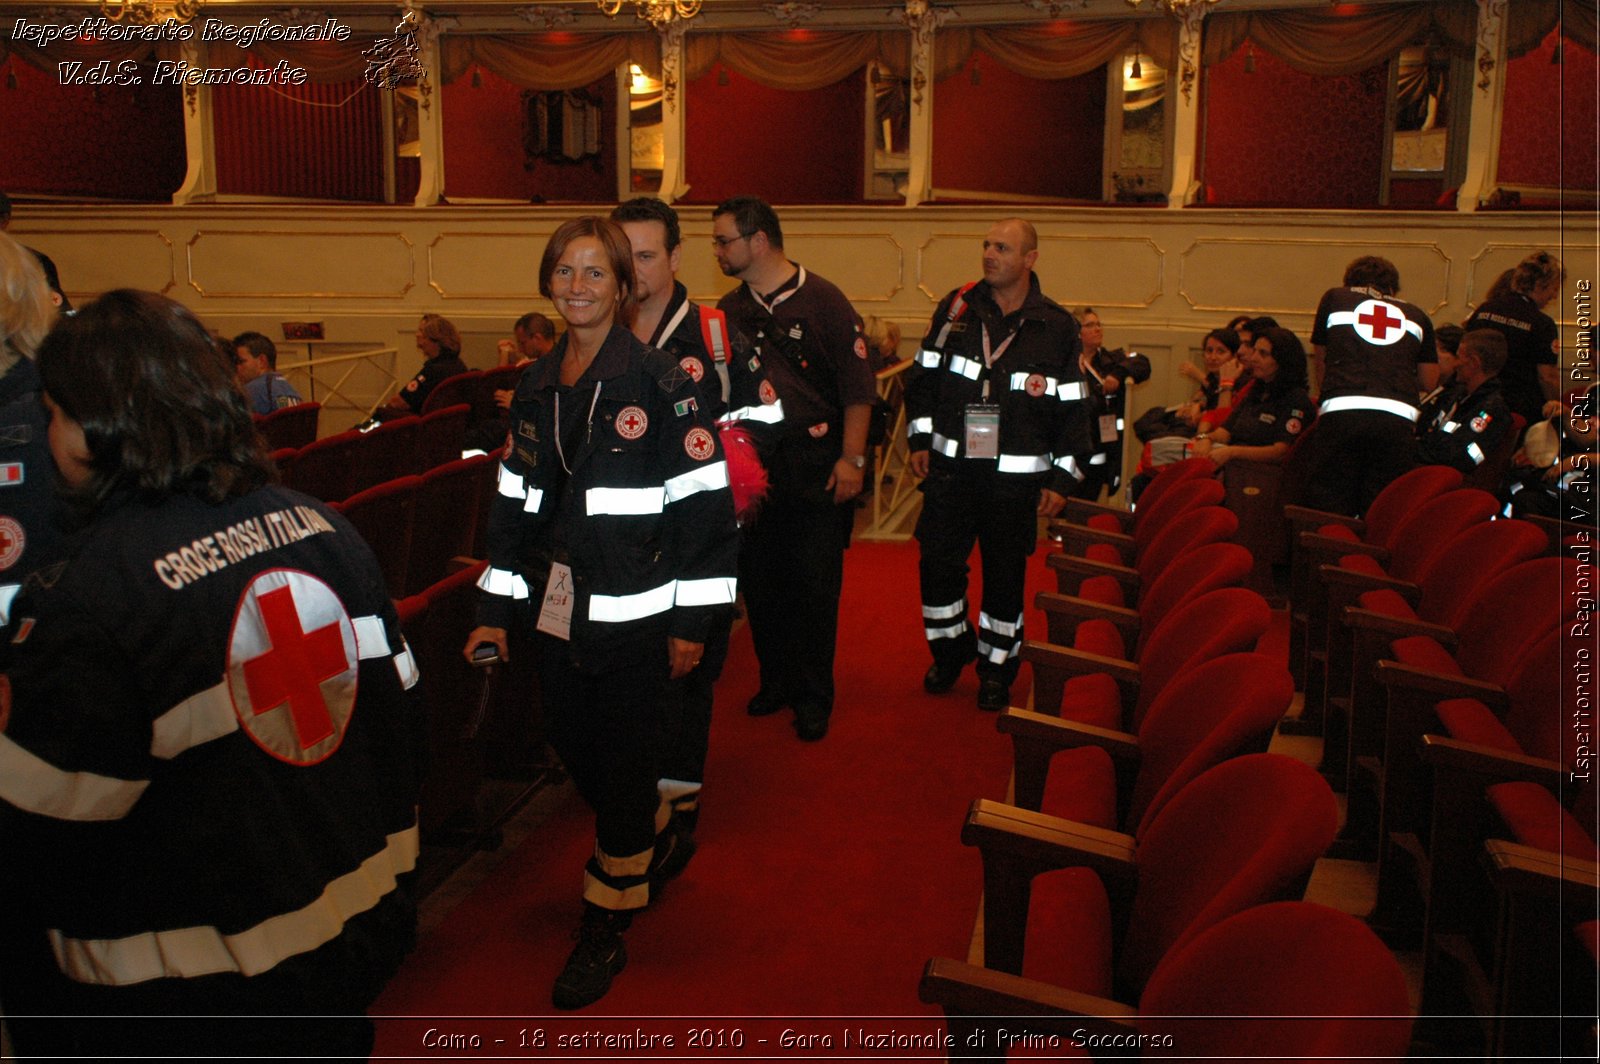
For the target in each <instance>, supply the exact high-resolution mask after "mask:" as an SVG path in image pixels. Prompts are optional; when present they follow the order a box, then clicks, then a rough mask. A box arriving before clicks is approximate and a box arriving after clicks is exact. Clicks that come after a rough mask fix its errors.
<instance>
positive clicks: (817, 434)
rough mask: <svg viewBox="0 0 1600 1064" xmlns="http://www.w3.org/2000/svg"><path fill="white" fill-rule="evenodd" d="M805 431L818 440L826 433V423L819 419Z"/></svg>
mask: <svg viewBox="0 0 1600 1064" xmlns="http://www.w3.org/2000/svg"><path fill="white" fill-rule="evenodd" d="M806 431H807V432H809V433H811V438H812V439H816V440H820V439H822V437H824V436H826V435H827V434H828V423H827V422H826V421H819V422H817V423H816V424H815V425H812V426H811V427H810V428H809V429H807V430H806Z"/></svg>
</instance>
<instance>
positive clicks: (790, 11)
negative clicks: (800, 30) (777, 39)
mask: <svg viewBox="0 0 1600 1064" xmlns="http://www.w3.org/2000/svg"><path fill="white" fill-rule="evenodd" d="M762 6H763V7H765V8H766V9H767V13H768V14H770V15H771V16H772V17H773V18H775V19H777V20H778V21H779V22H781V23H782V24H783V25H785V26H787V27H788V28H789V29H791V30H792V29H794V28H795V27H796V26H798V25H800V23H802V22H810V21H811V20H812V19H814V18H816V17H817V16H818V15H820V14H822V5H821V4H798V3H793V2H790V3H783V4H763V5H762Z"/></svg>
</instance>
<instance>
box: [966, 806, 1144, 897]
mask: <svg viewBox="0 0 1600 1064" xmlns="http://www.w3.org/2000/svg"><path fill="white" fill-rule="evenodd" d="M961 841H962V843H964V844H965V845H967V846H976V847H977V848H978V849H979V850H981V851H983V852H984V853H985V854H986V855H987V854H991V853H999V854H1005V855H1007V856H1011V857H1016V858H1020V859H1021V860H1023V861H1024V862H1026V863H1027V865H1028V866H1029V867H1030V868H1031V869H1032V870H1033V871H1034V872H1035V874H1037V873H1038V872H1043V871H1048V870H1050V869H1055V868H1087V869H1090V870H1091V871H1093V872H1095V873H1097V874H1098V875H1099V876H1100V878H1101V880H1102V881H1103V882H1104V883H1105V885H1106V889H1107V890H1108V891H1111V890H1114V889H1115V888H1117V887H1118V886H1122V887H1127V886H1130V885H1131V884H1133V883H1135V882H1136V881H1137V878H1138V864H1137V863H1136V862H1135V860H1134V841H1133V836H1132V835H1124V834H1123V833H1122V832H1120V831H1107V830H1106V829H1105V828H1097V827H1094V826H1093V825H1091V824H1080V823H1078V822H1077V821H1074V820H1063V819H1061V818H1060V817H1056V816H1051V815H1049V814H1048V813H1035V812H1033V811H1032V810H1029V809H1019V808H1018V807H1017V806H1014V805H1006V804H1005V803H1004V802H995V801H991V800H989V799H987V798H979V799H978V800H977V801H975V802H973V803H972V808H971V810H969V811H968V813H967V822H966V823H965V824H964V825H963V826H962V828H961Z"/></svg>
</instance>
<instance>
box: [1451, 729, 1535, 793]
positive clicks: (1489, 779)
mask: <svg viewBox="0 0 1600 1064" xmlns="http://www.w3.org/2000/svg"><path fill="white" fill-rule="evenodd" d="M1422 760H1424V761H1426V762H1427V763H1428V764H1430V765H1432V766H1433V767H1434V771H1436V772H1441V771H1444V772H1460V773H1469V774H1471V775H1473V776H1477V777H1480V778H1481V782H1482V785H1483V786H1485V787H1490V786H1493V785H1494V784H1496V783H1537V784H1540V785H1541V786H1544V787H1549V788H1550V789H1551V790H1552V791H1554V790H1555V788H1556V787H1557V786H1558V785H1559V783H1560V780H1561V774H1562V773H1561V766H1560V765H1558V764H1556V762H1554V761H1549V760H1546V759H1545V758H1542V757H1532V756H1530V755H1528V754H1524V753H1520V752H1514V751H1511V750H1502V749H1500V748H1498V747H1493V746H1480V745H1478V744H1477V743H1465V742H1462V741H1461V740H1460V739H1452V738H1450V737H1449V736H1448V735H1424V736H1423V737H1422Z"/></svg>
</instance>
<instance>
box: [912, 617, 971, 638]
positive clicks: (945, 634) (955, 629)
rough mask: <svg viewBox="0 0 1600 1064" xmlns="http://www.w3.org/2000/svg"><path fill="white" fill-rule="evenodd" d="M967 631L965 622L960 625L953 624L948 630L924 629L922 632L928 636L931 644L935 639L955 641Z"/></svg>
mask: <svg viewBox="0 0 1600 1064" xmlns="http://www.w3.org/2000/svg"><path fill="white" fill-rule="evenodd" d="M966 630H967V622H966V621H965V620H963V621H962V622H961V623H960V624H952V625H951V626H950V627H948V628H924V629H923V630H922V631H923V632H924V633H925V634H926V635H927V637H928V639H929V641H930V642H931V641H932V640H935V639H955V638H956V637H958V636H960V635H961V634H962V633H964V632H965V631H966Z"/></svg>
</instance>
